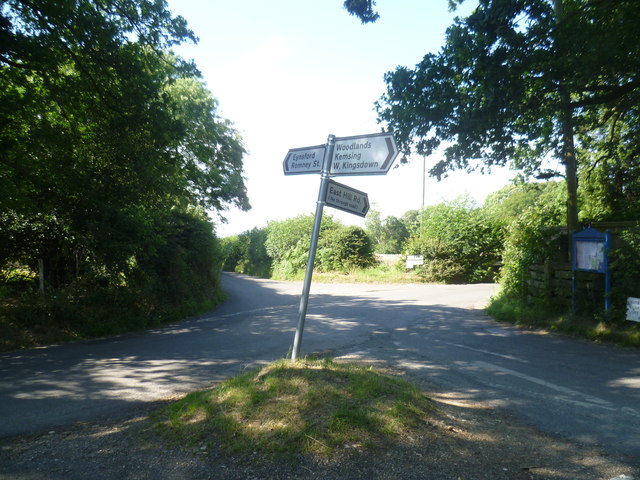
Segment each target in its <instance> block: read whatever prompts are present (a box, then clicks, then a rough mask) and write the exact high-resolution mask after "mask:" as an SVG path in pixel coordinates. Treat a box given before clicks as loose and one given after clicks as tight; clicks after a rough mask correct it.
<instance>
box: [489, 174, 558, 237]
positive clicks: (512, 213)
mask: <svg viewBox="0 0 640 480" xmlns="http://www.w3.org/2000/svg"><path fill="white" fill-rule="evenodd" d="M566 195H567V193H566V186H565V185H564V182H557V181H546V182H535V183H518V184H512V185H507V186H505V187H503V188H501V189H500V190H498V191H497V192H493V193H492V194H490V195H489V196H488V197H487V198H486V199H485V202H484V205H483V207H482V209H483V210H484V212H485V214H486V215H488V216H489V217H491V218H492V219H493V220H494V221H496V222H498V223H500V224H502V225H504V226H508V225H509V224H510V223H511V222H513V221H514V220H517V219H518V218H520V216H521V215H522V214H523V213H524V212H525V211H526V210H528V209H529V208H531V207H533V206H535V205H536V204H549V203H550V204H553V205H557V204H558V203H564V202H565V201H566Z"/></svg>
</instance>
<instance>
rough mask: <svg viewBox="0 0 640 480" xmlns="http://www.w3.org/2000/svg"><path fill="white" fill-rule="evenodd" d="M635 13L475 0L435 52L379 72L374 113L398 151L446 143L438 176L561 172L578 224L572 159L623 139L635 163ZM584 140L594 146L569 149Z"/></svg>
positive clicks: (629, 0)
mask: <svg viewBox="0 0 640 480" xmlns="http://www.w3.org/2000/svg"><path fill="white" fill-rule="evenodd" d="M453 3H456V2H453ZM354 13H356V14H357V12H354ZM638 22H640V11H639V10H638V8H637V2H635V1H634V0H622V1H618V2H615V3H609V2H574V1H566V0H559V1H555V2H549V1H548V0H526V1H518V2H505V1H503V0H480V1H479V2H478V7H477V8H476V9H475V10H474V11H473V13H472V14H471V15H470V16H469V17H467V18H459V19H457V20H456V21H455V22H454V24H453V25H451V26H450V27H449V29H448V30H447V35H446V40H445V44H444V46H443V48H442V49H441V50H440V52H438V53H437V54H427V55H426V56H425V57H424V58H423V59H422V61H421V62H420V63H418V64H417V65H416V67H415V68H407V67H398V68H397V69H396V70H395V71H393V72H390V73H388V74H387V75H386V76H385V81H386V83H387V92H386V94H385V95H383V97H382V98H381V100H380V102H379V103H378V105H377V111H378V116H379V120H380V121H381V122H384V123H386V124H388V126H389V129H390V130H391V131H393V133H394V135H395V137H396V141H397V142H398V144H399V147H400V148H401V150H402V151H403V153H404V154H405V158H406V157H408V156H409V155H410V154H411V153H412V152H416V153H418V154H421V155H430V154H432V153H434V152H435V151H436V150H437V149H438V148H439V147H444V155H443V157H442V160H440V161H438V162H436V164H435V166H434V167H433V168H432V169H431V171H430V173H431V174H432V175H434V176H436V177H438V178H440V177H442V176H443V175H445V174H446V172H447V171H449V170H452V169H468V170H474V169H480V170H481V171H488V170H490V168H491V167H492V166H494V165H505V164H507V163H511V165H512V166H513V167H514V168H516V169H518V170H520V171H522V172H523V174H524V175H525V176H530V175H533V176H537V177H538V178H550V177H551V176H557V175H558V174H562V173H564V175H565V177H566V179H567V182H566V184H565V186H566V187H567V191H568V202H567V224H568V225H569V228H570V229H574V228H578V225H577V222H578V206H577V185H578V183H577V181H576V175H577V172H578V169H577V167H576V163H578V164H582V166H583V167H587V168H590V167H591V166H593V164H588V163H587V162H589V161H593V160H595V161H601V160H600V159H602V160H604V159H607V160H608V159H615V157H616V154H618V153H620V148H619V147H620V146H621V145H622V146H624V148H623V150H624V152H623V155H621V156H619V158H622V159H623V162H624V163H625V164H627V165H629V164H631V163H633V162H636V161H637V151H638V149H637V144H638V143H637V138H638V135H637V132H638V129H639V128H640V121H639V120H640V116H639V115H638V113H639V112H638V95H639V94H640V82H639V78H638V75H639V73H638V72H640V63H639V62H640V60H639V59H640V46H639V45H640V42H638V30H637V24H638ZM628 58H633V60H632V61H627V59H628ZM574 141H575V143H574ZM576 146H577V149H576ZM581 148H584V149H586V150H591V151H593V149H594V148H597V149H598V150H599V151H600V153H601V155H598V156H596V157H592V156H588V155H579V156H577V157H576V150H578V151H580V149H581ZM550 157H555V158H556V159H557V160H559V161H558V163H557V165H558V167H560V166H563V167H564V172H560V171H558V170H557V168H549V163H548V160H549V158H550ZM576 158H577V162H576Z"/></svg>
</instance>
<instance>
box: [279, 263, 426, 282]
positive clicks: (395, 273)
mask: <svg viewBox="0 0 640 480" xmlns="http://www.w3.org/2000/svg"><path fill="white" fill-rule="evenodd" d="M304 276H305V272H304V271H300V272H298V273H296V275H294V276H291V277H287V278H277V277H273V279H274V280H289V281H291V280H297V281H301V280H304ZM313 281H314V282H319V283H384V284H392V283H398V284H406V283H425V281H424V279H423V278H421V277H420V275H418V274H417V273H416V272H415V271H413V270H410V271H405V269H404V268H403V269H398V268H397V267H395V266H389V265H375V266H373V267H369V268H354V269H351V270H349V271H347V272H318V271H314V272H313Z"/></svg>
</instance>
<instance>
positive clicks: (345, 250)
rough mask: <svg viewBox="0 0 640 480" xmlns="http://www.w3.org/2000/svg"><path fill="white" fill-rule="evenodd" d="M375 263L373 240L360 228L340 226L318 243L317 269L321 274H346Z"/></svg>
mask: <svg viewBox="0 0 640 480" xmlns="http://www.w3.org/2000/svg"><path fill="white" fill-rule="evenodd" d="M374 263H375V258H374V256H373V248H372V246H371V240H370V238H369V236H368V235H367V233H366V232H365V231H364V230H363V229H362V228H360V227H353V226H343V225H340V224H338V225H336V226H335V227H334V228H332V229H331V230H326V231H325V232H324V233H323V236H322V238H321V240H320V241H319V242H318V251H317V253H316V265H317V267H316V268H317V269H318V270H319V271H321V272H336V271H337V272H345V271H349V270H351V269H355V268H366V267H369V266H371V265H373V264H374Z"/></svg>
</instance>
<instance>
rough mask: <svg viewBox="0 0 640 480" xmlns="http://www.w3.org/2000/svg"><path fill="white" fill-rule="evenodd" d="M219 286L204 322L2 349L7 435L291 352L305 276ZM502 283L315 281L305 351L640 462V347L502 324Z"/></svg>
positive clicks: (1, 411)
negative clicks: (362, 362) (371, 361)
mask: <svg viewBox="0 0 640 480" xmlns="http://www.w3.org/2000/svg"><path fill="white" fill-rule="evenodd" d="M223 282H224V285H225V288H226V290H227V291H228V293H229V299H228V301H227V302H226V303H225V304H223V305H221V306H220V307H218V308H217V309H216V310H214V311H213V312H211V313H210V314H208V315H206V316H203V317H199V318H195V319H191V320H187V321H185V322H181V323H179V324H176V325H172V326H168V327H165V328H160V329H156V330H152V331H148V332H141V333H136V334H130V335H125V336H120V337H116V338H108V339H102V340H94V341H89V342H77V343H72V344H66V345H60V346H52V347H46V348H39V349H34V350H28V351H22V352H18V353H13V354H4V355H0V436H9V435H14V434H21V433H31V432H37V431H42V430H43V429H49V428H55V427H56V426H59V425H64V424H68V423H70V422H75V421H81V420H88V419H90V418H93V417H95V416H99V415H104V414H111V413H114V412H121V411H125V410H126V409H127V408H131V407H133V406H139V405H141V404H143V403H144V402H150V401H154V400H160V399H164V398H167V397H171V396H173V395H177V394H180V393H183V392H187V391H191V390H194V389H197V388H205V387H207V386H210V385H211V384H212V383H215V382H216V381H219V380H220V379H223V378H226V377H228V376H230V375H233V374H235V373H238V372H240V371H241V370H243V369H245V368H247V367H252V366H256V365H259V364H261V363H268V362H270V361H272V360H274V359H277V358H282V357H284V356H287V355H288V352H289V351H290V348H291V344H292V342H293V336H294V332H295V327H296V323H297V311H298V304H299V298H300V292H301V290H302V286H301V284H300V283H286V282H275V281H269V280H257V279H252V278H249V277H245V276H241V275H232V274H225V275H224V278H223ZM494 288H495V287H494V286H493V285H466V286H465V285H455V286H453V285H435V286H434V285H362V284H360V285H323V284H313V285H312V289H311V294H312V295H311V299H310V302H309V309H308V314H307V321H306V325H305V332H304V336H303V339H302V354H303V355H304V354H310V353H327V354H331V355H335V356H338V355H346V354H348V355H351V356H354V357H358V356H362V357H367V358H379V359H383V360H386V361H389V362H391V363H392V364H394V365H395V366H397V367H399V368H402V369H403V370H404V371H406V372H407V373H408V374H409V375H411V376H412V378H414V379H415V380H416V381H419V382H425V383H426V384H428V385H432V386H435V387H436V388H438V389H439V390H440V391H441V392H445V393H446V394H447V395H449V396H450V397H452V398H456V399H457V401H460V402H465V401H469V402H471V401H478V400H479V401H483V402H488V403H489V404H493V405H495V406H497V407H502V408H506V409H509V410H510V411H511V412H513V413H515V414H517V415H518V416H520V417H521V418H522V419H523V420H524V421H525V422H527V423H530V424H532V425H535V426H537V427H538V428H540V429H542V430H544V431H547V432H551V433H554V434H559V435H560V436H562V437H565V438H569V439H572V440H578V441H580V442H583V443H584V444H585V445H587V446H597V447H599V448H602V449H604V450H607V451H610V452H612V453H621V454H625V455H630V456H631V457H632V458H635V459H637V460H638V464H640V352H638V350H633V349H624V348H618V347H614V346H603V345H594V344H591V343H588V342H584V341H580V340H574V339H570V338H565V337H559V336H554V335H545V334H542V333H539V332H531V331H523V330H519V329H515V328H512V327H509V326H503V325H499V324H497V323H495V322H493V321H492V320H491V319H489V318H488V317H486V316H485V315H484V314H483V313H482V310H481V308H482V306H483V305H485V304H486V302H487V300H488V298H489V296H490V295H491V294H492V293H493V291H494Z"/></svg>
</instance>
